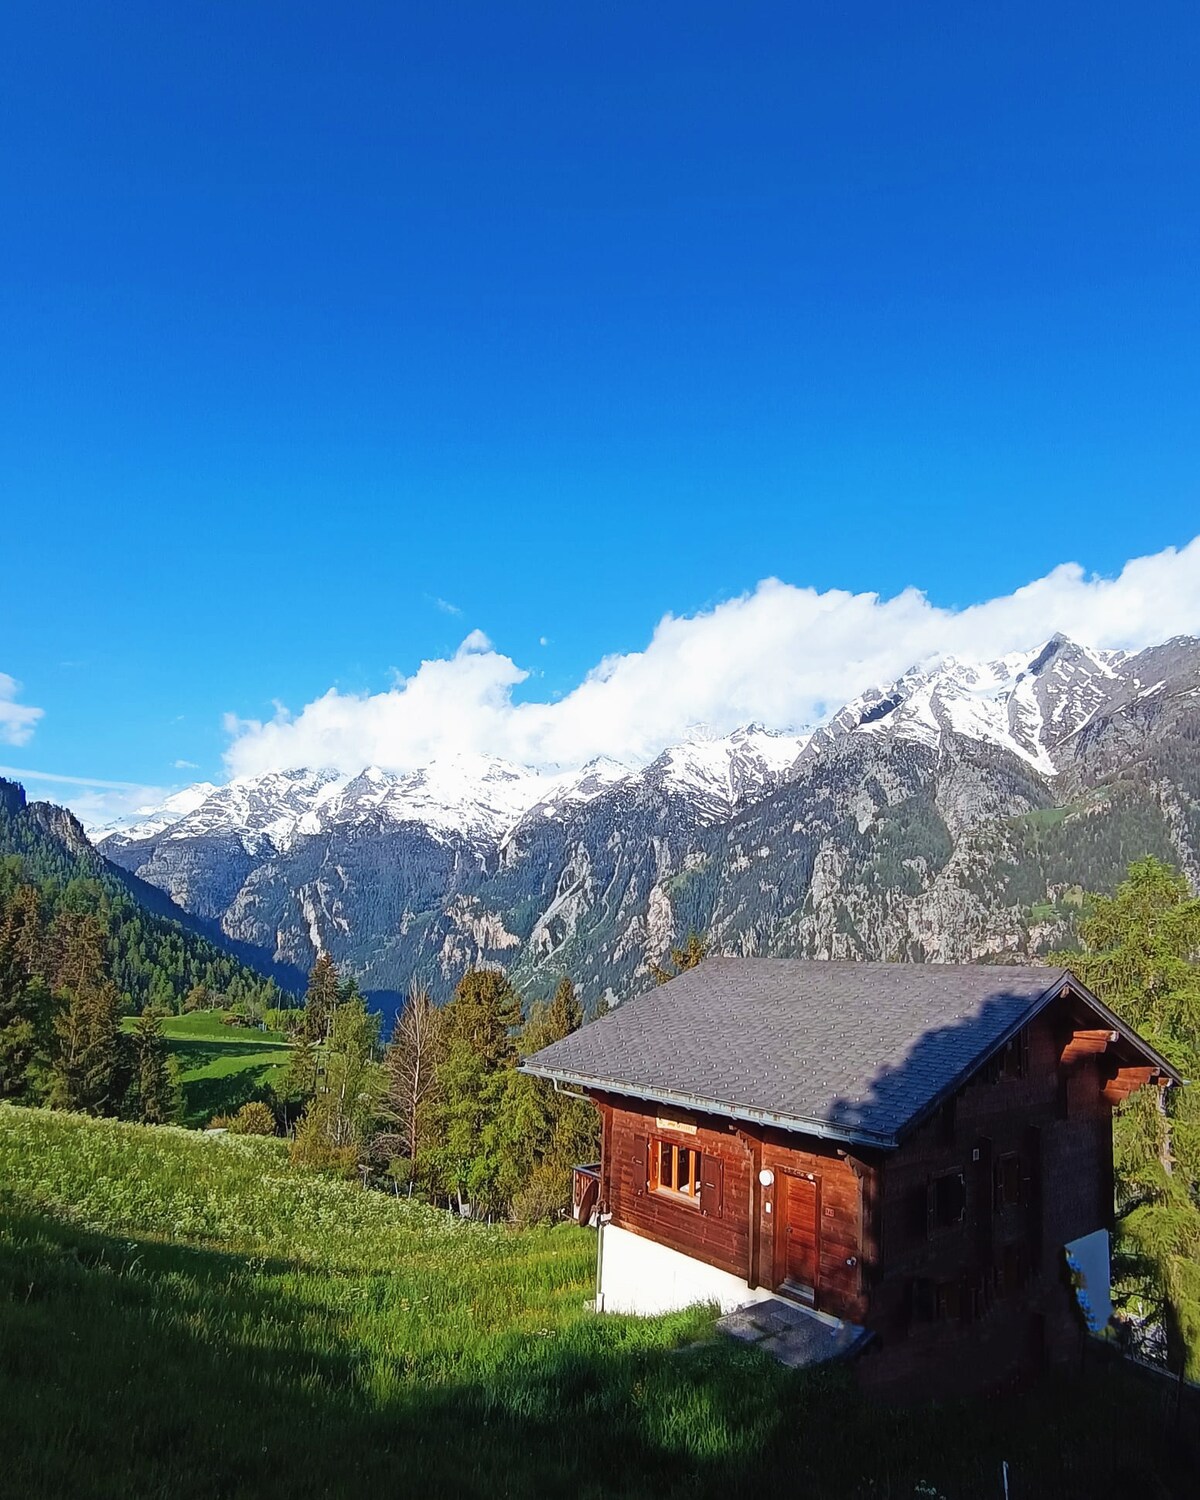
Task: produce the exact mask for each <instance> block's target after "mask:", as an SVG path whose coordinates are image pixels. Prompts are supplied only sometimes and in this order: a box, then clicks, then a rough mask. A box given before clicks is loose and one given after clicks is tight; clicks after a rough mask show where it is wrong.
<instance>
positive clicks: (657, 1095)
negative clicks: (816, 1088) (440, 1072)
mask: <svg viewBox="0 0 1200 1500" xmlns="http://www.w3.org/2000/svg"><path fill="white" fill-rule="evenodd" d="M517 1071H518V1072H521V1073H528V1074H529V1075H530V1077H532V1078H548V1079H550V1080H551V1081H554V1080H557V1081H559V1082H561V1083H573V1084H575V1085H576V1087H578V1088H583V1089H590V1090H592V1092H593V1093H600V1094H620V1095H621V1096H622V1097H623V1098H627V1099H644V1100H645V1101H646V1102H647V1103H649V1104H656V1103H657V1104H673V1105H677V1106H679V1107H680V1108H683V1109H693V1110H696V1111H697V1112H699V1113H700V1114H708V1115H722V1116H724V1117H725V1118H726V1119H729V1120H746V1121H748V1122H750V1123H752V1124H756V1125H772V1126H774V1127H775V1128H776V1129H777V1130H786V1131H789V1132H790V1133H791V1134H793V1135H815V1136H817V1137H819V1138H820V1139H822V1140H829V1141H842V1142H843V1143H845V1144H846V1145H848V1146H873V1147H875V1148H876V1149H877V1150H880V1149H882V1150H888V1149H890V1148H891V1147H894V1146H896V1145H898V1144H899V1140H898V1138H897V1136H895V1135H886V1134H883V1133H881V1132H878V1131H870V1130H854V1129H851V1128H849V1127H845V1126H840V1125H831V1124H830V1123H829V1122H828V1121H827V1120H816V1119H812V1118H811V1117H808V1116H804V1115H783V1114H779V1113H777V1112H776V1111H774V1110H769V1109H756V1108H755V1107H754V1106H753V1105H748V1104H726V1103H724V1102H722V1101H721V1100H717V1099H704V1098H701V1097H700V1096H699V1095H697V1094H683V1093H680V1092H679V1091H678V1090H675V1089H651V1088H639V1087H636V1086H634V1085H633V1084H628V1083H617V1082H614V1081H613V1080H612V1079H610V1078H593V1077H589V1076H587V1075H586V1074H584V1073H571V1072H567V1071H565V1070H564V1069H561V1068H540V1067H530V1065H529V1064H528V1063H522V1064H521V1066H520V1067H519V1069H518V1070H517Z"/></svg>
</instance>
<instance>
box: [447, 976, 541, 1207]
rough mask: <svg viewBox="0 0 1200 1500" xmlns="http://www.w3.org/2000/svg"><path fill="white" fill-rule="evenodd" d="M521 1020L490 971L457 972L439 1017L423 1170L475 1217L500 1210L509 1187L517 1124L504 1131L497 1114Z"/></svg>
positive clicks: (513, 999) (512, 998)
mask: <svg viewBox="0 0 1200 1500" xmlns="http://www.w3.org/2000/svg"><path fill="white" fill-rule="evenodd" d="M520 1020H521V1002H520V997H519V996H518V994H517V992H516V990H514V989H513V987H512V985H511V984H510V983H509V981H508V979H507V978H506V977H505V975H503V974H499V973H496V972H495V971H494V970H491V969H475V970H470V971H469V972H468V973H466V974H464V975H463V977H462V979H460V980H459V982H458V986H457V988H456V989H455V991H454V995H453V997H452V999H451V1000H450V1002H449V1004H448V1005H447V1006H446V1007H445V1010H444V1011H443V1013H442V1029H443V1037H444V1043H445V1050H444V1053H443V1055H442V1061H441V1064H440V1066H439V1068H438V1090H439V1096H440V1097H439V1101H438V1104H437V1107H436V1109H434V1110H433V1111H432V1114H433V1118H434V1121H435V1125H436V1132H437V1142H436V1145H435V1146H434V1148H433V1149H432V1151H431V1152H430V1163H429V1165H430V1168H431V1170H432V1172H433V1174H434V1178H435V1181H436V1182H437V1184H438V1185H439V1186H440V1188H441V1190H442V1191H443V1192H444V1193H445V1194H446V1195H447V1196H448V1197H451V1198H454V1199H455V1200H456V1201H457V1203H458V1205H459V1209H460V1211H462V1210H464V1209H465V1208H466V1206H467V1205H468V1204H469V1205H470V1208H471V1212H472V1213H474V1214H476V1215H477V1216H478V1215H480V1214H492V1213H497V1212H500V1211H501V1210H502V1209H503V1207H504V1206H505V1204H506V1203H507V1202H508V1201H509V1199H508V1195H509V1194H510V1193H511V1190H512V1186H513V1182H512V1179H513V1175H514V1170H513V1160H512V1151H511V1149H510V1148H511V1143H512V1141H513V1140H514V1139H517V1138H519V1127H517V1128H516V1129H513V1128H511V1126H510V1122H509V1120H506V1118H505V1117H504V1111H505V1096H506V1093H507V1088H508V1083H509V1080H510V1079H511V1077H512V1076H513V1067H514V1064H515V1062H516V1059H517V1048H516V1042H515V1038H514V1033H515V1030H516V1028H517V1026H518V1025H519V1024H520ZM510 1115H511V1112H510Z"/></svg>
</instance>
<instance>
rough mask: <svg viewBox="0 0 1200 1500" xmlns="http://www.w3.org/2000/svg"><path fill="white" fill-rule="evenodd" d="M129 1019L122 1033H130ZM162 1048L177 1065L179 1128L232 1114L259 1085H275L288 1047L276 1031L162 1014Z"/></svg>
mask: <svg viewBox="0 0 1200 1500" xmlns="http://www.w3.org/2000/svg"><path fill="white" fill-rule="evenodd" d="M133 1025H134V1023H133V1020H132V1019H129V1020H126V1022H125V1025H124V1029H125V1030H126V1031H127V1032H128V1031H132V1030H133ZM162 1029H163V1035H164V1036H165V1037H166V1040H167V1050H168V1052H169V1053H170V1055H171V1056H172V1057H173V1058H174V1059H175V1061H176V1063H177V1065H178V1067H179V1081H180V1083H181V1084H182V1086H183V1116H182V1119H181V1121H180V1123H181V1124H184V1125H207V1123H208V1122H209V1120H211V1119H212V1117H213V1116H214V1115H217V1114H232V1113H233V1112H234V1111H235V1110H237V1109H238V1108H239V1107H240V1106H241V1105H243V1104H245V1102H246V1101H247V1100H248V1099H251V1098H253V1097H255V1095H256V1094H257V1092H258V1091H259V1090H260V1089H262V1088H263V1087H264V1086H271V1087H275V1086H277V1085H278V1084H279V1083H280V1081H281V1080H282V1078H283V1073H284V1069H285V1068H286V1066H287V1059H288V1050H289V1049H288V1043H287V1039H286V1038H285V1037H284V1035H283V1033H282V1032H280V1031H258V1030H255V1029H252V1028H249V1027H244V1026H230V1025H228V1024H227V1023H226V1022H225V1020H224V1019H223V1016H222V1015H221V1014H220V1013H218V1012H216V1011H195V1012H193V1013H191V1014H189V1015H183V1016H167V1017H165V1018H164V1020H163V1023H162Z"/></svg>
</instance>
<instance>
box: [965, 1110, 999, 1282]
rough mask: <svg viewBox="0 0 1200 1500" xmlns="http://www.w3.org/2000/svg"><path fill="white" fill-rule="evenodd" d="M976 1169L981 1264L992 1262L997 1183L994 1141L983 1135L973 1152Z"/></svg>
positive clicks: (977, 1235) (977, 1233)
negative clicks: (994, 1181)
mask: <svg viewBox="0 0 1200 1500" xmlns="http://www.w3.org/2000/svg"><path fill="white" fill-rule="evenodd" d="M971 1164H972V1167H973V1169H974V1171H973V1176H974V1183H973V1187H974V1193H973V1197H974V1219H975V1252H976V1255H977V1256H978V1259H979V1263H980V1265H984V1266H990V1265H991V1263H992V1204H993V1197H994V1193H995V1185H994V1183H993V1181H992V1143H991V1140H990V1139H989V1138H988V1137H987V1136H986V1135H981V1136H980V1137H979V1139H978V1140H977V1141H976V1143H975V1147H974V1149H973V1151H972V1152H971Z"/></svg>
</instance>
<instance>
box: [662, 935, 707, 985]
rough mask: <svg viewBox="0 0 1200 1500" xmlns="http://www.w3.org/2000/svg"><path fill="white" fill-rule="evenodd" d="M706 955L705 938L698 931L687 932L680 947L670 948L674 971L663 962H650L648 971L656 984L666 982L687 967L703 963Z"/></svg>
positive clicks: (677, 975) (675, 977) (683, 971)
mask: <svg viewBox="0 0 1200 1500" xmlns="http://www.w3.org/2000/svg"><path fill="white" fill-rule="evenodd" d="M707 957H708V941H707V939H705V938H702V937H701V936H700V934H699V933H698V932H689V933H688V935H687V942H686V943H685V944H684V945H683V947H682V948H672V949H671V962H672V963H673V964H674V965H675V972H674V973H672V972H671V970H670V969H668V968H666V967H665V965H663V964H651V965H650V972H651V974H653V975H654V979H655V982H656V983H657V984H667V983H669V982H670V981H671V980H672V979H677V978H678V977H679V975H680V974H683V973H686V971H687V970H688V969H694V968H695V967H696V965H697V964H700V963H703V962H704V960H705V959H706V958H707Z"/></svg>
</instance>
